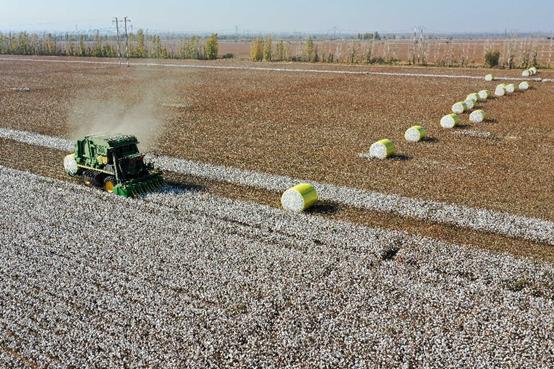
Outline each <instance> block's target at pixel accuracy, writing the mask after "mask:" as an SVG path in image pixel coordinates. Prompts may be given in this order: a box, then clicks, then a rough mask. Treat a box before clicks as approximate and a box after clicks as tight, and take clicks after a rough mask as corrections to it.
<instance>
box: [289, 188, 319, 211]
mask: <svg viewBox="0 0 554 369" xmlns="http://www.w3.org/2000/svg"><path fill="white" fill-rule="evenodd" d="M317 199H318V197H317V192H316V190H315V188H314V186H312V185H311V184H309V183H300V184H298V185H296V186H294V187H291V188H289V189H288V190H286V191H285V192H283V195H282V196H281V205H282V206H283V209H285V210H288V211H293V212H295V213H300V212H302V211H304V210H306V209H308V208H310V207H311V206H313V205H314V204H315V203H316V202H317Z"/></svg>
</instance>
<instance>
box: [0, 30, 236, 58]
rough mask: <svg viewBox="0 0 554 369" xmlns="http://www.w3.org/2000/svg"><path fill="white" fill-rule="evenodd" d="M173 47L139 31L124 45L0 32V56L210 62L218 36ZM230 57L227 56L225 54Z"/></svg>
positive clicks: (96, 37) (88, 37)
mask: <svg viewBox="0 0 554 369" xmlns="http://www.w3.org/2000/svg"><path fill="white" fill-rule="evenodd" d="M172 42H173V44H174V45H173V47H168V45H167V44H164V43H162V40H161V38H160V36H159V35H156V34H146V33H145V32H144V31H143V30H142V29H139V30H138V31H137V32H136V33H130V34H129V42H128V46H127V43H126V40H125V39H124V38H121V39H120V41H119V42H118V41H117V39H116V38H115V37H114V36H106V35H101V34H100V32H95V33H93V34H65V35H63V36H60V35H54V34H52V33H45V34H37V33H28V32H17V33H12V32H10V33H0V54H12V55H51V56H92V57H108V58H111V57H119V56H122V57H124V56H126V55H128V56H129V57H130V58H161V59H202V60H214V59H217V58H218V57H219V43H218V35H217V34H216V33H214V34H212V35H211V36H210V37H209V38H207V39H201V38H199V37H192V38H190V39H185V40H175V41H172ZM225 57H230V55H225Z"/></svg>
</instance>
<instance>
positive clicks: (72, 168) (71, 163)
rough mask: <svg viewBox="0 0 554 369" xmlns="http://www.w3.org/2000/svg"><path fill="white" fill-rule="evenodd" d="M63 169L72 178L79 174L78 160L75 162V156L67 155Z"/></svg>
mask: <svg viewBox="0 0 554 369" xmlns="http://www.w3.org/2000/svg"><path fill="white" fill-rule="evenodd" d="M63 168H64V170H65V172H66V173H67V174H69V175H71V176H74V175H76V174H77V173H78V172H79V167H78V166H77V160H75V154H69V155H66V157H65V158H64V159H63Z"/></svg>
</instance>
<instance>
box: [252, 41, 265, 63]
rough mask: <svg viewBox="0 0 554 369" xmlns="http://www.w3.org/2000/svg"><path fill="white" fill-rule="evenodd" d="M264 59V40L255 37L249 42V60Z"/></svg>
mask: <svg viewBox="0 0 554 369" xmlns="http://www.w3.org/2000/svg"><path fill="white" fill-rule="evenodd" d="M263 59H264V40H262V39H261V38H257V39H255V40H253V41H252V43H251V44H250V60H252V61H257V62H259V61H262V60H263Z"/></svg>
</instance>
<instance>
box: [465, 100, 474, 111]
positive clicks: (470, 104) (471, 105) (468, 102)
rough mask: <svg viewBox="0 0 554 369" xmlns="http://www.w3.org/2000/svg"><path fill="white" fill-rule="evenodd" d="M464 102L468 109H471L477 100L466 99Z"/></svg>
mask: <svg viewBox="0 0 554 369" xmlns="http://www.w3.org/2000/svg"><path fill="white" fill-rule="evenodd" d="M464 104H465V106H466V109H467V110H471V109H473V108H474V107H475V101H473V100H466V101H464Z"/></svg>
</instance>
